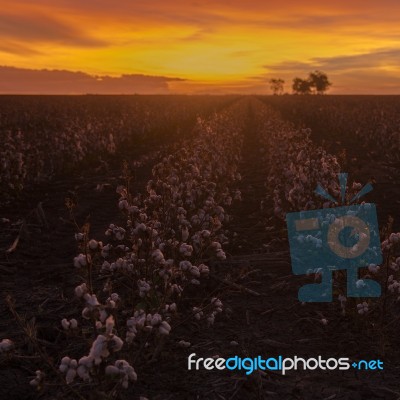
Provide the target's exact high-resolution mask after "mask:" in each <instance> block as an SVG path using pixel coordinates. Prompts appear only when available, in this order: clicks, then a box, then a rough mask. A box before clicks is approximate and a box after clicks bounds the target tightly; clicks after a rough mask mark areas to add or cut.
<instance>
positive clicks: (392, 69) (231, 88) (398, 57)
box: [0, 0, 400, 94]
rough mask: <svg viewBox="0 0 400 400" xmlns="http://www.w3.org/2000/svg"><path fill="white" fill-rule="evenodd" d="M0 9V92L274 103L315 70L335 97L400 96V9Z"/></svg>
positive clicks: (346, 4) (12, 5) (85, 2)
mask: <svg viewBox="0 0 400 400" xmlns="http://www.w3.org/2000/svg"><path fill="white" fill-rule="evenodd" d="M0 5H1V8H0V39H1V40H0V57H1V59H0V93H82V92H83V93H114V92H115V93H135V92H137V93H265V94H269V93H270V90H269V86H268V80H269V79H270V78H272V77H276V78H283V79H284V80H285V81H286V84H285V91H287V92H291V82H292V80H293V78H294V77H296V76H299V77H304V78H305V77H306V76H307V75H308V73H309V72H311V71H312V70H315V69H319V70H322V71H324V72H326V73H327V74H328V76H329V78H330V80H331V81H332V82H333V86H332V88H331V90H330V93H332V94H333V93H337V94H352V93H363V94H364V93H365V94H369V93H371V94H372V93H377V94H380V93H382V94H386V93H387V94H400V23H399V21H400V2H399V1H398V0H380V1H376V0H351V1H350V0H346V1H345V0H335V1H330V2H324V1H321V0H319V1H314V0H304V1H301V2H300V1H299V0H281V1H271V0H257V1H256V0H248V1H243V0H225V1H223V0H211V1H209V0H198V1H183V0H119V1H110V0H35V1H27V0H19V1H18V2H15V1H4V0H0ZM44 70H45V71H44ZM53 70H58V71H53Z"/></svg>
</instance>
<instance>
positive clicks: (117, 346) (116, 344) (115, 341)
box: [111, 335, 124, 352]
mask: <svg viewBox="0 0 400 400" xmlns="http://www.w3.org/2000/svg"><path fill="white" fill-rule="evenodd" d="M111 343H112V350H113V351H114V352H116V351H120V350H121V349H122V346H123V345H124V341H123V340H122V339H121V338H120V337H118V336H115V335H114V336H113V337H112V338H111Z"/></svg>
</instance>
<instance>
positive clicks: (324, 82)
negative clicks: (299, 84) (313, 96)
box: [308, 71, 332, 94]
mask: <svg viewBox="0 0 400 400" xmlns="http://www.w3.org/2000/svg"><path fill="white" fill-rule="evenodd" d="M308 80H309V82H310V86H311V87H312V88H313V89H314V90H315V92H316V93H317V94H324V92H326V91H327V90H328V89H329V86H331V85H332V83H331V82H329V80H328V76H327V75H326V74H325V73H323V72H321V71H314V72H311V73H310V75H309V77H308Z"/></svg>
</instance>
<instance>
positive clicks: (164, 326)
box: [158, 321, 171, 335]
mask: <svg viewBox="0 0 400 400" xmlns="http://www.w3.org/2000/svg"><path fill="white" fill-rule="evenodd" d="M158 330H159V332H160V334H161V335H169V333H170V331H171V325H170V324H169V323H168V322H167V321H162V322H161V324H160V326H159V327H158Z"/></svg>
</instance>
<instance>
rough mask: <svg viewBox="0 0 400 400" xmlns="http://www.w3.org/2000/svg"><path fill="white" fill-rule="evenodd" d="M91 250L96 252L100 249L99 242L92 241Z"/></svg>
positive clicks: (89, 244) (90, 243)
mask: <svg viewBox="0 0 400 400" xmlns="http://www.w3.org/2000/svg"><path fill="white" fill-rule="evenodd" d="M88 246H89V249H90V250H96V249H97V248H98V247H99V242H98V241H97V240H94V239H92V240H90V241H89V243H88Z"/></svg>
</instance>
